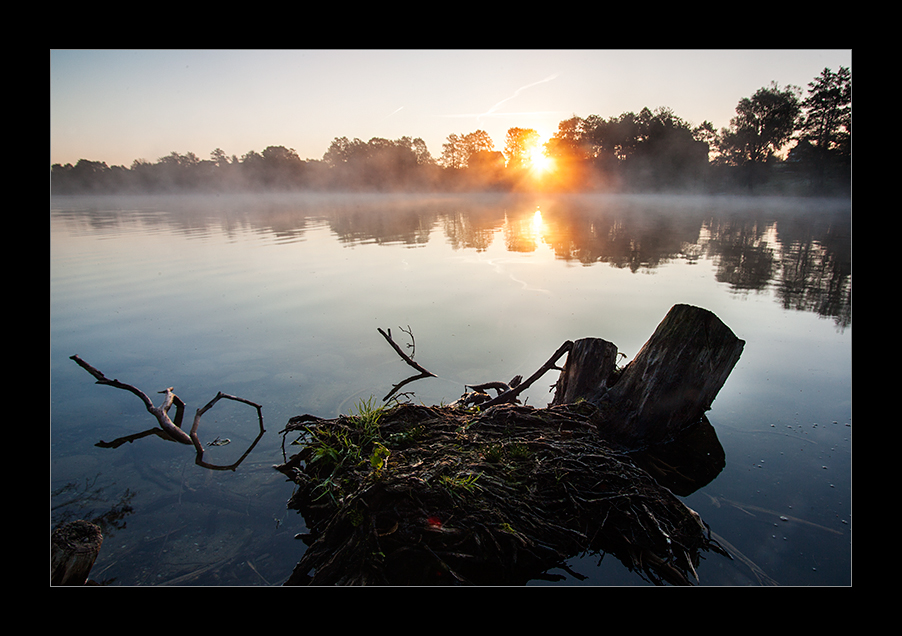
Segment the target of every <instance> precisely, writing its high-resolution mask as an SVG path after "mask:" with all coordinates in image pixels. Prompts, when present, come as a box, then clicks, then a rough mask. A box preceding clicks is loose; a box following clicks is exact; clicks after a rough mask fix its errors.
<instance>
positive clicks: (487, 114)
mask: <svg viewBox="0 0 902 636" xmlns="http://www.w3.org/2000/svg"><path fill="white" fill-rule="evenodd" d="M557 76H558V73H555V74H554V75H549V76H548V77H546V78H545V79H543V80H539V81H538V82H533V83H532V84H527V85H526V86H521V87H520V88H518V89H517V90H515V91H514V94H513V95H511V96H510V97H506V98H504V99H502V100H501V101H500V102H498V103H497V104H495V105H494V106H492V107H491V108H489V109H488V110H487V111H486V112H484V113H482V114H481V115H477V116H476V120H477V121H478V120H480V119H481V118H483V117H490V116H491V115H493V114H494V113H495V112H496V111H497V110H498V109H499V108H501V105H502V104H504V103H505V102H509V101H510V100H512V99H514V98H515V97H517V96H519V95H520V93H522V92H523V91H525V90H526V89H527V88H532V87H533V86H538V85H539V84H544V83H545V82H551V81H553V80H555V79H557Z"/></svg>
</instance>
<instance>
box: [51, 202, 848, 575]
mask: <svg viewBox="0 0 902 636" xmlns="http://www.w3.org/2000/svg"><path fill="white" fill-rule="evenodd" d="M850 208H851V204H850V202H849V201H832V200H830V201H827V200H779V199H747V200H743V199H717V198H699V199H695V198H688V197H683V198H677V199H666V198H661V197H560V198H544V197H528V196H521V197H516V198H513V197H495V198H492V197H450V196H449V197H426V196H423V197H407V198H401V197H389V196H348V197H326V196H322V197H316V196H309V197H300V196H297V197H291V196H286V197H277V196H272V197H241V196H236V197H215V196H210V197H185V198H150V197H127V198H126V197H123V198H119V197H106V198H83V197H72V198H65V197H55V198H53V200H52V201H51V214H50V374H51V375H50V431H51V432H50V443H51V460H50V488H51V527H52V526H53V524H55V523H56V522H58V521H60V520H63V519H66V518H80V517H85V518H90V517H94V516H97V515H99V514H103V513H105V512H107V511H110V510H114V511H115V510H117V509H120V508H119V507H117V506H120V507H121V504H127V505H128V506H130V507H129V508H126V514H124V515H122V516H121V518H120V519H118V521H117V522H116V524H115V526H111V527H109V528H108V530H107V532H106V534H105V540H104V543H103V548H102V550H101V553H100V556H99V558H98V560H97V563H96V564H95V567H94V570H93V572H92V578H94V579H95V580H111V581H112V584H116V585H158V584H180V585H266V584H280V583H282V582H283V581H284V580H285V579H286V578H287V577H288V575H289V574H290V572H291V570H292V568H293V567H294V565H295V564H296V563H297V561H298V560H299V559H300V557H301V555H302V554H303V550H304V545H303V543H301V542H300V541H298V540H295V539H294V535H295V534H297V533H299V532H303V531H304V524H303V519H302V518H301V517H300V516H299V515H297V514H296V513H295V512H291V511H287V510H286V507H285V504H286V502H287V500H288V498H289V497H290V495H291V492H292V488H291V484H290V483H288V482H286V481H285V480H284V478H283V477H282V476H281V475H280V474H279V473H277V472H276V471H274V470H273V469H272V466H273V464H276V463H280V462H281V461H282V449H281V443H282V439H281V436H280V435H279V434H278V433H279V431H280V430H281V428H282V427H283V426H284V424H285V423H286V421H287V420H288V418H289V417H292V416H294V415H299V414H303V413H311V414H315V415H319V416H322V417H334V416H335V415H337V414H338V413H339V412H347V411H348V410H349V409H350V408H352V407H353V406H354V405H355V404H356V402H357V401H358V400H360V399H367V398H369V397H371V396H376V398H377V399H381V397H382V396H383V395H385V394H386V393H387V392H388V390H389V389H390V388H391V385H392V384H394V383H396V382H398V381H400V380H402V379H404V378H406V377H408V376H409V375H410V369H409V367H407V366H405V365H404V363H403V362H401V361H400V360H399V359H398V357H397V356H396V355H395V354H394V352H393V351H391V350H390V348H389V347H388V345H387V344H386V342H385V341H384V340H383V339H382V337H381V336H380V335H379V334H378V332H377V331H376V329H377V327H382V328H392V329H393V334H394V335H395V336H396V338H397V339H398V340H400V341H402V342H405V341H407V340H408V339H407V338H406V337H404V338H402V337H400V336H403V334H402V333H401V330H400V327H404V328H405V329H406V328H407V327H408V326H409V327H410V328H411V329H412V332H413V335H414V336H415V338H416V359H417V361H418V362H420V363H421V364H422V365H424V366H425V367H426V368H428V369H429V370H431V371H433V372H434V373H436V374H438V376H439V377H437V378H431V379H427V380H420V381H419V382H417V383H415V384H413V385H409V386H408V388H410V389H411V390H413V391H415V392H416V398H415V399H416V400H417V401H421V402H424V403H427V404H435V403H440V402H442V401H444V402H450V401H452V400H454V399H456V398H457V397H459V396H460V394H461V393H462V391H463V386H464V384H466V383H479V382H485V381H490V380H509V379H510V378H511V377H512V376H513V375H515V374H522V375H523V376H524V377H525V376H528V375H530V374H531V373H532V372H533V371H535V370H536V369H537V368H538V367H540V366H541V365H542V363H543V362H545V360H547V359H548V357H549V356H550V355H551V353H553V352H554V351H555V350H556V349H557V347H558V346H560V344H561V343H562V342H564V341H565V340H568V339H570V340H573V339H577V338H582V337H600V338H604V339H606V340H610V341H611V342H614V343H615V344H616V345H617V346H618V348H619V350H620V351H622V352H623V353H625V354H626V355H627V358H628V359H631V358H632V357H633V356H634V355H635V354H636V352H637V351H638V350H639V348H640V347H641V346H642V344H643V343H644V342H645V341H646V340H647V339H648V338H649V336H650V335H651V334H652V332H653V331H654V329H655V327H656V326H657V324H658V323H659V322H660V321H661V319H662V318H663V317H664V315H665V314H666V313H667V311H668V310H669V309H670V307H671V306H672V305H674V304H676V303H689V304H694V305H698V306H701V307H705V308H707V309H710V310H711V311H713V312H714V313H716V314H717V315H718V316H719V317H720V318H721V319H722V320H723V321H724V322H725V323H726V324H727V325H729V326H730V327H731V328H732V329H733V331H734V332H735V333H736V334H737V335H738V336H739V337H740V338H743V339H744V340H745V341H746V346H745V350H744V352H743V355H742V358H741V359H740V361H739V363H738V364H737V366H736V368H735V369H734V370H733V373H732V375H731V376H730V378H729V379H728V381H727V383H726V385H725V386H724V388H723V389H722V390H721V392H720V394H719V396H718V398H717V400H716V401H715V402H714V405H713V408H712V410H711V411H710V412H709V413H708V416H709V419H710V421H711V423H712V424H713V426H714V428H715V430H716V431H717V435H718V438H719V440H720V442H721V444H722V445H723V447H724V449H725V452H726V468H725V469H724V470H723V472H721V474H720V475H719V476H718V477H717V478H716V479H715V480H714V481H713V482H711V483H710V484H708V485H707V486H705V487H704V488H702V489H701V490H699V491H697V492H695V493H693V494H692V495H689V496H688V497H685V501H686V503H687V505H689V506H690V507H692V508H693V509H695V510H697V511H698V512H699V513H700V514H701V516H702V518H703V519H705V521H707V523H708V524H709V525H710V526H711V529H712V531H713V532H714V533H715V534H716V535H717V536H718V537H719V538H720V540H721V542H722V543H724V544H725V545H727V546H728V548H729V549H730V550H731V552H732V553H733V554H734V557H735V558H734V560H732V561H730V560H727V559H725V558H723V557H721V556H718V555H715V554H708V555H706V558H705V560H704V561H703V562H702V564H701V567H700V569H699V576H700V578H701V583H702V584H703V585H762V584H779V585H849V584H851V571H852V570H851V545H852V538H851V537H852V526H851V523H852V518H851V515H852V504H851V499H852V489H851V482H852V470H851V456H852V442H851V438H852V428H851V427H852V405H851V376H852V361H851V357H852V327H851V210H850ZM73 354H78V355H79V356H81V357H82V358H83V359H85V360H86V361H88V362H89V363H91V364H92V365H93V366H95V367H96V368H98V369H99V370H100V371H102V372H103V373H105V374H106V375H107V377H110V378H117V379H119V380H121V381H123V382H127V383H130V384H133V385H136V386H137V387H139V388H141V389H142V390H144V391H145V392H146V393H148V394H149V395H151V396H152V397H153V398H154V399H155V400H158V399H159V396H158V395H157V394H156V391H158V390H161V389H164V388H166V387H169V386H173V387H175V392H176V393H177V394H178V395H179V396H180V397H181V398H182V399H183V400H185V401H186V402H187V404H188V409H187V413H188V414H190V415H191V416H193V413H194V410H195V409H197V408H198V407H200V406H202V405H203V404H205V403H206V402H207V401H209V400H210V399H212V398H213V397H214V396H215V395H216V392H217V391H223V392H225V393H229V394H232V395H238V396H241V397H244V398H247V399H250V400H253V401H255V402H257V403H260V404H262V405H263V413H264V417H265V424H266V428H267V433H266V434H265V435H264V436H263V438H262V440H261V441H260V443H259V444H258V445H257V447H256V448H255V449H254V450H253V452H252V453H251V454H250V456H249V457H248V458H247V459H246V460H245V461H244V463H242V464H241V466H240V467H239V468H238V470H237V471H235V472H229V471H210V470H206V469H204V468H201V467H198V466H196V465H195V464H194V453H193V450H192V449H190V448H188V447H185V446H181V445H177V444H173V443H171V442H164V441H163V440H160V439H159V438H156V437H148V438H144V439H140V440H137V441H135V442H133V443H130V444H125V445H123V446H121V447H119V448H116V449H102V448H98V447H96V446H95V445H94V444H95V443H96V442H97V441H99V440H101V439H103V440H107V441H109V440H111V439H113V438H116V437H120V436H123V435H129V434H132V433H137V432H139V431H142V430H145V429H147V428H150V427H152V426H153V425H154V420H153V419H152V417H151V416H150V415H149V414H148V413H147V412H146V411H145V410H144V408H143V405H142V404H141V402H140V401H139V400H138V399H137V398H136V397H135V396H133V395H131V394H130V393H127V392H125V391H122V390H119V389H114V388H110V387H104V386H98V385H95V384H94V381H93V378H91V377H90V375H88V374H87V373H86V372H85V371H84V370H82V369H81V368H79V367H78V366H77V365H76V364H75V363H74V362H72V361H71V360H69V356H71V355H73ZM554 379H555V378H554V377H552V375H549V376H547V381H544V379H543V381H540V382H538V383H537V384H536V385H534V386H533V387H531V389H530V391H529V392H528V393H527V394H526V395H527V400H528V401H527V403H528V404H532V405H535V406H543V405H545V404H546V403H547V402H548V401H549V400H550V399H551V393H549V391H548V388H549V385H550V384H552V383H553V381H554ZM157 403H159V402H157ZM189 420H190V417H189ZM189 426H190V421H189ZM256 434H257V425H256V418H255V413H254V412H253V409H251V408H249V407H247V406H244V405H240V404H237V403H234V402H220V403H218V404H217V405H216V407H215V408H214V409H213V410H211V411H209V412H208V413H207V414H206V415H205V416H204V418H203V420H202V424H201V427H200V437H201V441H202V442H204V443H207V442H209V441H211V440H213V439H215V438H216V437H217V436H219V437H223V438H229V439H231V444H229V445H228V446H222V447H213V448H210V449H209V450H208V452H207V455H206V457H205V458H206V459H207V460H208V461H210V462H214V463H218V464H229V463H232V462H233V461H235V460H236V459H237V458H238V457H239V456H240V455H241V453H242V452H243V451H244V450H245V449H247V447H248V446H249V445H250V443H251V442H252V441H253V439H254V437H255V436H256ZM569 566H570V568H571V569H572V570H574V571H576V572H578V573H579V574H580V575H582V576H583V577H585V579H584V580H583V579H580V578H575V577H573V576H571V575H569V574H567V573H565V572H563V571H561V572H556V573H557V574H564V575H565V580H564V581H563V582H562V583H560V584H563V585H645V584H646V583H645V581H643V580H642V579H641V578H640V577H639V576H638V575H637V574H635V573H632V572H630V571H628V570H627V569H626V568H624V567H623V566H622V565H621V564H620V563H619V562H617V561H616V559H614V558H613V557H607V558H605V559H603V560H601V561H600V562H599V559H598V557H597V556H586V557H583V558H574V559H572V560H571V561H570V562H569Z"/></svg>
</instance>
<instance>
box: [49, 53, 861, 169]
mask: <svg viewBox="0 0 902 636" xmlns="http://www.w3.org/2000/svg"><path fill="white" fill-rule="evenodd" d="M840 66H846V67H849V68H851V66H852V52H851V50H798V49H791V50H726V51H721V50H675V51H671V50H585V51H584V50H562V51H557V50H526V51H514V50H508V51H505V50H490V51H479V50H450V51H442V50H425V51H418V50H375V51H367V50H349V51H342V50H324V51H321V50H298V51H294V50H291V51H288V50H261V51H256V50H187V51H179V50H52V51H50V163H51V164H54V163H63V164H65V163H72V164H74V163H75V162H77V161H78V160H79V159H90V160H93V161H105V162H106V163H107V164H108V165H125V166H130V165H131V163H132V161H133V160H135V159H146V160H148V161H151V162H155V161H156V160H157V159H159V158H160V157H163V156H165V155H168V154H169V153H170V152H172V151H176V152H179V153H180V154H185V153H187V152H193V153H195V154H196V155H197V156H198V157H199V158H201V159H208V158H209V157H210V152H211V151H212V150H214V149H215V148H222V149H223V150H224V151H225V152H226V154H228V155H229V156H231V155H237V156H238V157H241V156H242V155H243V154H245V153H246V152H248V151H250V150H255V151H257V152H262V151H263V149H264V148H266V147H267V146H286V147H288V148H294V149H295V150H296V151H297V153H298V155H300V157H301V159H322V156H323V154H324V153H325V152H326V150H327V149H328V148H329V144H330V143H331V142H332V140H333V139H334V138H335V137H348V138H349V139H354V138H355V137H358V138H360V139H362V140H363V141H368V140H369V139H371V138H372V137H384V138H386V139H397V138H399V137H402V136H409V137H413V138H415V137H421V138H422V139H423V140H424V141H425V142H426V145H427V146H428V148H429V151H430V152H431V153H432V156H433V157H435V158H438V157H439V156H440V155H441V152H442V144H443V143H444V142H445V141H446V140H447V137H448V135H450V134H451V133H458V134H465V133H469V132H473V131H475V130H479V129H481V130H485V131H486V132H487V133H488V134H489V135H490V136H491V137H492V140H493V141H494V142H495V149H496V150H503V146H504V138H505V135H506V133H507V129H508V128H511V127H513V126H518V127H521V128H535V129H537V130H538V131H539V133H541V134H542V136H543V137H548V136H550V135H551V134H553V133H554V132H555V131H556V130H557V125H558V123H559V122H560V121H562V120H564V119H567V118H569V117H571V116H573V115H579V116H580V117H586V116H588V115H599V116H601V117H604V118H608V117H614V116H617V115H620V114H621V113H623V112H626V111H633V112H637V113H638V112H639V111H640V110H641V109H642V108H643V107H645V106H648V107H649V108H651V109H652V110H654V109H655V108H657V107H659V106H667V107H669V108H671V109H672V110H673V112H674V113H675V114H676V115H677V116H679V117H681V118H683V119H684V120H687V121H688V122H689V123H691V124H692V125H697V124H700V123H701V122H703V121H705V120H708V121H710V122H712V123H713V124H714V126H715V128H716V129H718V130H719V129H721V128H723V127H726V126H728V125H729V122H730V118H731V117H732V116H733V115H734V114H735V108H736V104H737V103H738V102H739V100H740V99H741V98H743V97H751V96H752V94H754V92H755V91H756V90H758V89H759V88H761V87H765V86H768V85H769V84H770V82H771V81H776V82H777V83H778V84H780V86H785V85H787V84H794V85H796V86H799V87H800V88H802V89H803V91H807V89H808V83H809V82H811V81H812V80H813V79H814V78H815V77H816V76H817V75H819V74H820V72H821V71H822V70H823V69H824V68H825V67H826V68H830V69H831V70H833V71H836V70H838V68H839V67H840Z"/></svg>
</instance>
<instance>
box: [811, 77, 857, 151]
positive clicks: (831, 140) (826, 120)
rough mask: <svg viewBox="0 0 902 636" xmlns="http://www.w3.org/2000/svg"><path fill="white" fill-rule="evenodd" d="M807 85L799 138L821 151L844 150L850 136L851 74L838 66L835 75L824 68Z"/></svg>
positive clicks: (849, 140)
mask: <svg viewBox="0 0 902 636" xmlns="http://www.w3.org/2000/svg"><path fill="white" fill-rule="evenodd" d="M808 86H809V89H808V97H806V98H805V100H804V101H803V102H802V108H803V109H804V110H805V115H804V118H803V121H802V126H801V133H802V139H807V140H808V141H810V142H811V143H812V144H813V145H814V146H816V147H818V148H821V149H822V150H825V151H830V150H839V151H840V152H843V151H847V150H848V146H849V144H850V142H851V135H852V73H851V71H849V69H847V68H845V67H842V66H841V67H840V68H839V71H837V72H836V73H834V72H832V71H831V70H830V69H829V68H825V69H824V70H823V71H822V72H821V74H820V76H818V77H817V78H816V79H815V80H814V81H813V82H810V83H809V84H808Z"/></svg>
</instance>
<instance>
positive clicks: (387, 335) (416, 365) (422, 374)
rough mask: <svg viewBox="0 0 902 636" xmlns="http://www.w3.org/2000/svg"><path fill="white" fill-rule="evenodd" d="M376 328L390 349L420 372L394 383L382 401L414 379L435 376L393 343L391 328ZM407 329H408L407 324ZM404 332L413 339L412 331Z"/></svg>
mask: <svg viewBox="0 0 902 636" xmlns="http://www.w3.org/2000/svg"><path fill="white" fill-rule="evenodd" d="M376 329H377V330H378V331H379V333H380V334H382V337H383V338H385V340H386V341H387V342H388V344H390V345H391V347H392V349H394V350H395V352H396V353H397V354H398V355H399V356H401V359H402V360H404V362H406V363H407V364H408V366H411V367H413V368H414V369H416V370H417V371H419V372H420V373H419V375H412V376H410V377H409V378H407V379H406V380H403V381H401V382H399V383H398V384H396V385H394V386H393V387H392V390H391V391H389V393H388V395H386V396H385V397H384V398H382V401H383V402H385V401H387V400H388V399H389V398H391V396H393V395H394V394H395V393H396V392H397V391H398V390H399V389H400V388H401V387H403V386H404V385H406V384H408V383H410V382H413V381H414V380H420V379H422V378H434V377H437V376H436V375H435V374H434V373H433V372H432V371H429V370H427V369H425V368H423V367H422V366H421V365H420V364H419V363H418V362H416V361H414V359H413V358H411V357H410V356H408V355H407V354H406V353H404V351H402V350H401V347H399V346H398V345H397V343H395V341H394V340H392V337H391V329H389V330H388V333H386V332H385V331H383V330H382V328H381V327H377V328H376ZM408 329H410V327H409V326H408ZM401 331H404V329H401ZM405 333H407V334H409V335H410V338H411V340H413V333H411V332H410V331H405Z"/></svg>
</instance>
